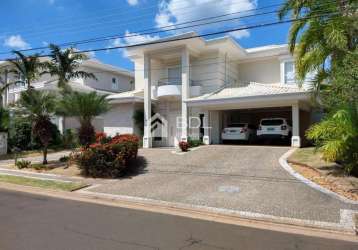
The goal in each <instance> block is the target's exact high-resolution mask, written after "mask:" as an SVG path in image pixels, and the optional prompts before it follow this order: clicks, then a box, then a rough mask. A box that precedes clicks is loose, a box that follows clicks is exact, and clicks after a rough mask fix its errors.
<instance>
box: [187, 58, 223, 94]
mask: <svg viewBox="0 0 358 250" xmlns="http://www.w3.org/2000/svg"><path fill="white" fill-rule="evenodd" d="M220 60H221V59H220V57H219V53H207V54H204V55H201V56H199V57H197V58H195V59H193V60H191V61H190V66H191V68H190V72H191V74H190V77H191V79H192V80H193V81H195V82H196V83H199V85H201V87H202V88H201V93H202V94H205V93H208V92H211V91H214V90H216V89H217V88H218V87H219V86H220V84H222V81H221V80H220V79H221V72H220Z"/></svg>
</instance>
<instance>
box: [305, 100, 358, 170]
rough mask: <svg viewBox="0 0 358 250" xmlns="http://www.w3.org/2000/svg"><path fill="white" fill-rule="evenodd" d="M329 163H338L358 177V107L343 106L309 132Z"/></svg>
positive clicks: (308, 134)
mask: <svg viewBox="0 0 358 250" xmlns="http://www.w3.org/2000/svg"><path fill="white" fill-rule="evenodd" d="M307 137H308V139H310V140H313V141H314V143H315V145H316V147H317V149H318V150H319V151H321V152H322V154H323V158H324V159H325V160H327V161H336V162H339V163H341V164H342V165H343V166H344V169H345V171H346V172H347V173H348V174H352V175H355V176H358V107H357V105H347V106H343V107H342V108H341V109H339V110H337V111H335V112H332V113H331V114H329V115H328V116H327V117H326V118H325V119H324V120H323V121H321V122H320V123H318V124H315V125H313V126H312V127H311V128H310V129H309V130H308V131H307Z"/></svg>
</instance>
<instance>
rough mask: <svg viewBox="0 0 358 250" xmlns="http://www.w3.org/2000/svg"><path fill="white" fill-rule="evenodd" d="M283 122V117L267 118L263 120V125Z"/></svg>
mask: <svg viewBox="0 0 358 250" xmlns="http://www.w3.org/2000/svg"><path fill="white" fill-rule="evenodd" d="M281 124H283V120H282V119H266V120H262V121H261V125H264V126H271V125H281Z"/></svg>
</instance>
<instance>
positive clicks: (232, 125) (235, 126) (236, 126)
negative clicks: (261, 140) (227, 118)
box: [228, 123, 246, 128]
mask: <svg viewBox="0 0 358 250" xmlns="http://www.w3.org/2000/svg"><path fill="white" fill-rule="evenodd" d="M245 126H246V123H233V124H230V125H229V126H228V127H229V128H243V127H245Z"/></svg>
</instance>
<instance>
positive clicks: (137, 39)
mask: <svg viewBox="0 0 358 250" xmlns="http://www.w3.org/2000/svg"><path fill="white" fill-rule="evenodd" d="M157 39H159V36H151V35H140V34H138V33H131V32H129V31H128V30H126V33H125V37H124V38H123V40H124V42H125V43H126V44H138V43H146V42H151V41H154V40H157Z"/></svg>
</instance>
